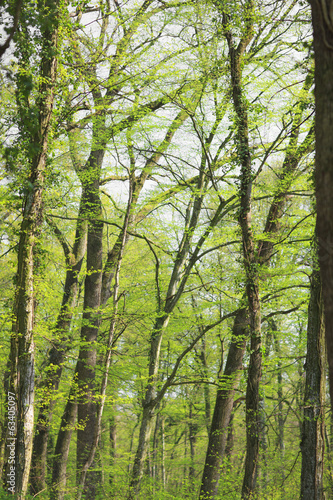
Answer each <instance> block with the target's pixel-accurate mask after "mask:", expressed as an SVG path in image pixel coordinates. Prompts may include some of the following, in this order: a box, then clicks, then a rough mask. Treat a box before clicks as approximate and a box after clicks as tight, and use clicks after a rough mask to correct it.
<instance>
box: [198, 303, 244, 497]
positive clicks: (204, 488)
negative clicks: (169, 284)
mask: <svg viewBox="0 0 333 500" xmlns="http://www.w3.org/2000/svg"><path fill="white" fill-rule="evenodd" d="M248 324H249V323H248V313H247V311H246V309H244V308H242V309H239V310H238V311H237V315H236V318H235V322H234V326H233V331H232V339H231V343H230V346H229V352H228V357H227V362H226V366H225V369H224V373H223V376H222V377H221V379H220V383H221V388H219V389H218V391H217V395H216V401H215V408H214V413H213V418H212V423H211V426H210V433H209V442H208V448H207V453H206V461H205V466H204V471H203V475H202V481H201V489H200V499H202V500H206V499H207V500H208V499H209V498H212V497H214V496H215V495H216V494H217V490H218V484H219V479H220V474H221V464H222V460H223V456H224V452H225V447H226V442H227V436H228V425H229V422H230V416H231V412H232V409H233V403H234V394H235V390H236V388H237V386H238V383H239V379H240V377H241V374H242V372H241V369H242V366H243V357H244V352H245V347H246V341H247V338H248Z"/></svg>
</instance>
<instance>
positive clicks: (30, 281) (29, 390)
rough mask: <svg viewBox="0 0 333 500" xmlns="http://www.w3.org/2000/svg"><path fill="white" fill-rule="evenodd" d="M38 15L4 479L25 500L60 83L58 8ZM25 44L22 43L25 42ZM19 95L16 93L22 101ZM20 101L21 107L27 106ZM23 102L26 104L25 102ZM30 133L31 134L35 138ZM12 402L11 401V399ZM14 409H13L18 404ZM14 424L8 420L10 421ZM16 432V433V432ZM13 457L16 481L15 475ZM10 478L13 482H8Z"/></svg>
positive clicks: (51, 3)
mask: <svg viewBox="0 0 333 500" xmlns="http://www.w3.org/2000/svg"><path fill="white" fill-rule="evenodd" d="M44 9H45V10H44V11H43V12H42V13H41V14H40V16H41V17H40V21H41V22H40V24H41V26H39V27H38V28H39V29H40V30H41V37H42V42H41V45H42V46H41V67H40V80H41V83H40V88H39V95H38V97H37V98H36V104H35V105H36V112H37V113H38V120H37V124H36V128H34V127H35V124H31V123H29V124H28V123H23V127H24V128H26V131H25V133H26V135H30V137H31V142H32V144H33V146H34V148H31V150H34V156H33V157H32V158H31V161H30V176H29V179H27V181H28V183H27V185H28V194H27V195H26V198H25V203H24V208H23V220H22V224H21V228H20V239H19V245H18V264H17V275H16V292H15V303H14V308H13V327H12V337H11V353H10V360H11V377H10V394H12V396H10V394H9V398H8V399H9V401H8V403H10V407H11V408H13V409H14V408H15V406H16V405H17V413H16V421H15V418H14V419H13V420H12V423H13V425H10V427H9V429H8V432H9V435H8V438H7V439H8V441H9V443H8V444H9V445H10V447H7V456H6V465H5V474H6V475H5V477H6V478H8V477H10V478H11V480H10V482H9V483H8V484H7V485H6V490H7V488H9V491H10V492H14V491H15V493H16V495H17V498H18V499H23V498H24V497H25V495H26V492H27V489H28V481H29V474H30V467H31V457H32V444H33V430H34V393H35V371H34V356H35V352H34V350H35V349H34V339H33V332H34V315H35V291H34V275H35V252H34V248H35V244H36V239H37V238H38V233H39V229H40V226H41V222H42V216H43V213H42V212H43V209H42V190H43V184H44V178H43V176H44V170H45V166H46V157H47V148H48V135H49V128H50V121H51V117H52V108H53V101H54V93H53V86H54V84H55V80H56V65H57V59H56V48H57V33H58V3H57V2H54V1H51V0H50V1H47V2H46V4H45V7H44ZM21 44H22V41H21ZM20 92H21V90H20V89H18V95H19V94H20ZM20 98H21V97H19V98H18V100H19V106H24V104H25V102H23V101H22V102H21V101H20ZM22 99H23V100H24V98H22ZM31 128H32V132H31ZM10 398H12V399H10ZM14 403H15V404H14ZM9 422H10V420H9ZM15 426H16V429H15ZM13 456H15V459H14V462H15V473H16V474H15V475H13V473H12V471H13V469H11V467H12V465H10V463H12V459H11V458H10V457H13ZM7 474H10V476H7Z"/></svg>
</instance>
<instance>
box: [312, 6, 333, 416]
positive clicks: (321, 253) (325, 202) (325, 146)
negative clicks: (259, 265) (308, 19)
mask: <svg viewBox="0 0 333 500" xmlns="http://www.w3.org/2000/svg"><path fill="white" fill-rule="evenodd" d="M310 3H311V6H312V23H313V34H314V52H315V104H316V118H315V120H316V168H315V184H316V200H317V235H318V258H319V265H320V271H321V280H322V291H323V301H324V315H325V332H326V344H327V358H328V366H329V382H330V395H331V408H332V409H333V197H332V192H333V148H332V134H331V131H332V129H333V19H332V9H333V1H332V0H311V2H310Z"/></svg>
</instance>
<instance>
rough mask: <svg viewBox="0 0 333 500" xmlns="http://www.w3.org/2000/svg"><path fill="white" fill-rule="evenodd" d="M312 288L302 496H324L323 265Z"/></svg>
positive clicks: (317, 499)
mask: <svg viewBox="0 0 333 500" xmlns="http://www.w3.org/2000/svg"><path fill="white" fill-rule="evenodd" d="M315 265H316V263H315ZM310 290H311V293H310V302H309V308H308V330H307V353H306V365H305V366H306V379H305V391H304V415H303V429H302V441H301V451H302V471H301V499H302V500H323V498H324V490H323V473H324V470H323V468H324V439H325V436H324V403H325V383H326V380H325V379H326V377H325V357H326V353H325V340H324V336H325V329H324V317H323V306H322V292H321V280H320V272H319V269H315V270H314V271H313V273H312V277H311V287H310Z"/></svg>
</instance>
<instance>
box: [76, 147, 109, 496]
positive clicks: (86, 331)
mask: <svg viewBox="0 0 333 500" xmlns="http://www.w3.org/2000/svg"><path fill="white" fill-rule="evenodd" d="M103 157H104V151H103V150H99V151H95V152H94V151H93V152H92V153H91V157H90V167H91V168H90V169H89V170H90V172H91V177H92V178H91V179H90V182H89V184H88V183H87V185H86V186H85V194H86V200H85V203H86V204H87V205H88V206H89V208H90V213H89V223H88V240H87V275H86V278H85V285H84V305H83V308H84V312H83V324H82V328H81V342H82V343H81V346H80V352H79V357H78V362H77V383H78V391H79V394H78V414H77V416H78V432H77V469H78V477H79V474H80V471H81V468H82V467H83V466H84V464H85V463H86V460H87V458H88V455H89V452H90V449H91V448H92V446H93V443H94V436H95V429H96V423H97V420H96V418H97V413H96V412H97V405H96V399H95V393H96V386H95V367H96V361H97V346H96V343H97V335H98V329H99V325H100V318H101V311H100V306H101V290H102V264H103V262H102V258H103V222H102V205H101V200H100V195H99V180H100V169H101V165H102V162H103ZM99 479H100V478H99V473H98V472H96V471H88V472H87V475H86V480H85V488H84V494H85V498H86V499H87V500H93V499H94V498H95V495H96V491H97V488H98V484H99V482H100V481H99Z"/></svg>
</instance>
